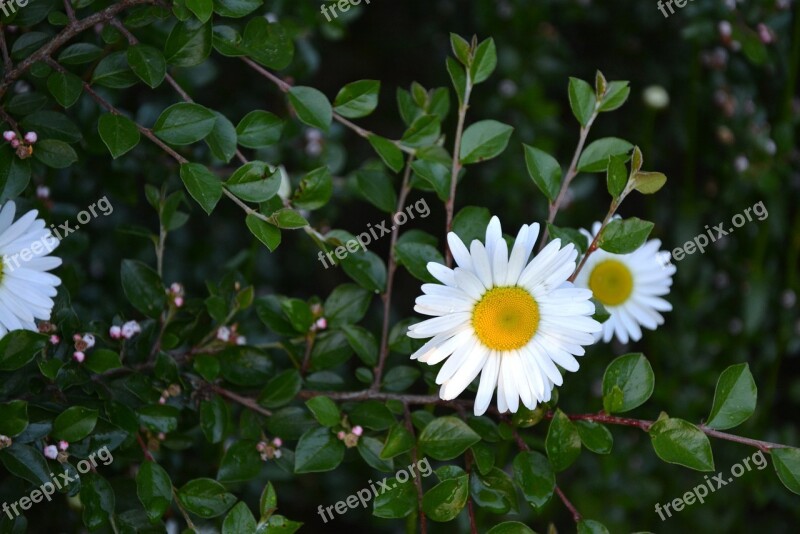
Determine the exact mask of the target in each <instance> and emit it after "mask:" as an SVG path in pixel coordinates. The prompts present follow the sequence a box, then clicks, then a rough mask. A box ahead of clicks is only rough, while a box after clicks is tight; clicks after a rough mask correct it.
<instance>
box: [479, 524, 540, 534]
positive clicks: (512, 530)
mask: <svg viewBox="0 0 800 534" xmlns="http://www.w3.org/2000/svg"><path fill="white" fill-rule="evenodd" d="M486 534H536V532H534V531H533V530H531V529H530V527H528V526H527V525H525V524H524V523H520V522H519V521H505V522H504V523H500V524H499V525H495V526H493V527H492V528H490V529H489V530H487V531H486Z"/></svg>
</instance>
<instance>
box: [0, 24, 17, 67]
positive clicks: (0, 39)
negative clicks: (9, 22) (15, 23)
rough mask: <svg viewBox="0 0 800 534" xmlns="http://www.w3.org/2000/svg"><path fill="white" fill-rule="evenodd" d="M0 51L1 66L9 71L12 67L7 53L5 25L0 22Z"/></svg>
mask: <svg viewBox="0 0 800 534" xmlns="http://www.w3.org/2000/svg"><path fill="white" fill-rule="evenodd" d="M0 52H1V53H2V54H3V68H4V69H5V70H6V71H10V70H11V69H13V68H14V64H13V63H12V62H11V56H10V55H9V54H8V45H7V44H6V27H5V25H3V24H0Z"/></svg>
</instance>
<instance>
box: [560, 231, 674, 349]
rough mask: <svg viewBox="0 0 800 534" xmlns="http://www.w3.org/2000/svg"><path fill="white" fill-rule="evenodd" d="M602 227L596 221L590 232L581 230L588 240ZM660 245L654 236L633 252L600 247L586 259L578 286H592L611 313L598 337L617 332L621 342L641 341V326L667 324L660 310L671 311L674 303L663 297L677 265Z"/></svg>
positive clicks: (655, 326)
mask: <svg viewBox="0 0 800 534" xmlns="http://www.w3.org/2000/svg"><path fill="white" fill-rule="evenodd" d="M600 226H601V225H600V223H599V222H596V223H594V225H593V227H592V233H591V234H590V233H589V232H587V231H586V230H582V233H584V235H585V236H586V237H587V241H591V240H592V239H593V238H594V236H595V235H597V232H598V231H599V230H600ZM660 247H661V241H659V240H658V239H652V240H650V241H648V242H647V243H645V244H644V245H642V246H641V247H640V248H639V249H637V250H635V251H633V252H631V253H630V254H612V253H611V252H606V251H605V250H602V249H598V250H596V251H595V252H594V253H593V254H592V255H591V256H589V259H588V260H586V264H585V265H584V266H583V269H582V270H581V272H580V273H579V274H578V276H577V277H576V278H575V285H576V286H578V287H585V288H588V289H590V290H591V291H592V293H593V294H594V298H596V299H597V300H599V301H600V302H601V303H602V304H603V306H604V307H605V308H606V311H607V312H608V313H609V314H610V317H609V318H608V319H607V320H606V321H605V322H604V323H603V325H602V326H603V330H602V332H599V333H597V334H595V337H596V338H597V339H600V338H602V339H603V341H604V342H606V343H607V342H609V341H611V338H612V337H614V336H615V335H616V338H617V339H618V340H619V341H620V342H622V343H628V341H639V340H640V339H641V338H642V328H641V327H645V328H647V329H649V330H655V329H656V328H658V326H659V325H661V324H663V323H664V317H663V316H662V315H661V313H660V312H668V311H671V310H672V304H670V303H669V302H667V301H666V300H664V299H663V298H661V297H663V296H666V295H667V294H669V288H670V286H671V285H672V275H673V274H675V266H674V265H672V264H671V263H669V258H670V253H669V252H667V251H659V248H660Z"/></svg>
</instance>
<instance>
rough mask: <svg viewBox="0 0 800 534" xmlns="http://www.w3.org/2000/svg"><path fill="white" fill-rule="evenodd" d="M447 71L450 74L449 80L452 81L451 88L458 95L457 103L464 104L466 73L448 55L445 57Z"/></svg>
mask: <svg viewBox="0 0 800 534" xmlns="http://www.w3.org/2000/svg"><path fill="white" fill-rule="evenodd" d="M446 64H447V73H448V74H450V81H451V82H452V83H453V88H454V89H455V91H456V96H457V97H458V103H459V104H460V105H463V104H464V96H465V94H466V90H467V73H466V71H465V70H464V67H462V66H461V65H459V63H458V61H456V60H455V59H453V58H451V57H448V58H447V63H446Z"/></svg>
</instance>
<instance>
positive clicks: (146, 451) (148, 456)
mask: <svg viewBox="0 0 800 534" xmlns="http://www.w3.org/2000/svg"><path fill="white" fill-rule="evenodd" d="M136 441H138V442H139V447H140V448H141V449H142V454H144V457H145V459H147V460H150V461H151V462H155V459H154V458H153V455H152V453H151V452H150V449H148V448H147V445H146V444H145V442H144V440H143V439H142V435H141V434H139V433H138V432H137V433H136Z"/></svg>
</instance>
